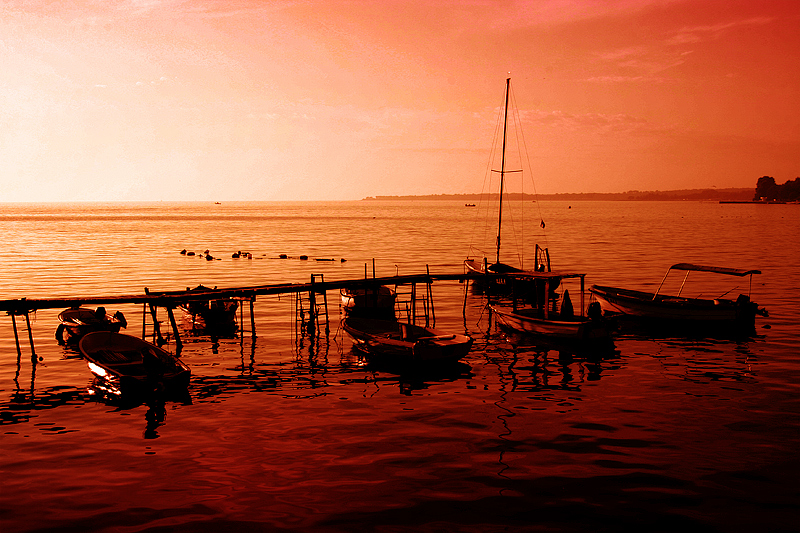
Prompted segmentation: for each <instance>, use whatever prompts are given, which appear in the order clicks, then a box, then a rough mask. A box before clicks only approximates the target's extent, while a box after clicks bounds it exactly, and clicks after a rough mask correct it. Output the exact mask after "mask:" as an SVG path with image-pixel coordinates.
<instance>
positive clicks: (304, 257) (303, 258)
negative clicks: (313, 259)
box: [300, 255, 308, 261]
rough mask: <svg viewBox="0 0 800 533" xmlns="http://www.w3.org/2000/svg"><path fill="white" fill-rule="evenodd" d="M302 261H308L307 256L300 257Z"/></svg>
mask: <svg viewBox="0 0 800 533" xmlns="http://www.w3.org/2000/svg"><path fill="white" fill-rule="evenodd" d="M300 261H308V256H307V255H301V256H300Z"/></svg>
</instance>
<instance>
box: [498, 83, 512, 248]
mask: <svg viewBox="0 0 800 533" xmlns="http://www.w3.org/2000/svg"><path fill="white" fill-rule="evenodd" d="M510 88H511V78H506V103H505V109H504V111H503V155H502V158H501V162H500V209H499V213H498V218H497V261H496V263H499V262H500V228H501V227H502V225H503V182H504V179H505V173H506V132H507V131H508V93H509V89H510Z"/></svg>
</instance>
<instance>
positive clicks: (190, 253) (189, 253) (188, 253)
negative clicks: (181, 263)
mask: <svg viewBox="0 0 800 533" xmlns="http://www.w3.org/2000/svg"><path fill="white" fill-rule="evenodd" d="M186 255H194V252H186Z"/></svg>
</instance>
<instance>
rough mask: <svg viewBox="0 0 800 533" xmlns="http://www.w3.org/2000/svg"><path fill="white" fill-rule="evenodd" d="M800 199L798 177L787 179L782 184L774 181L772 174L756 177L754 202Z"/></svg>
mask: <svg viewBox="0 0 800 533" xmlns="http://www.w3.org/2000/svg"><path fill="white" fill-rule="evenodd" d="M796 200H800V178H796V179H794V180H788V181H787V182H786V183H784V184H783V185H778V184H777V183H775V178H773V177H772V176H762V177H760V178H758V183H757V184H756V193H755V195H754V196H753V201H754V202H775V201H778V202H793V201H796Z"/></svg>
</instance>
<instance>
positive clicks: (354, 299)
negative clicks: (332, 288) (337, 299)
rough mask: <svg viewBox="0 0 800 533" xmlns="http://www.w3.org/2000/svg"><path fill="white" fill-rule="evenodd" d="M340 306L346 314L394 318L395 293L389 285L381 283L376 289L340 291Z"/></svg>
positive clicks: (346, 289) (347, 289)
mask: <svg viewBox="0 0 800 533" xmlns="http://www.w3.org/2000/svg"><path fill="white" fill-rule="evenodd" d="M340 295H341V298H342V308H343V309H344V312H345V313H346V314H347V315H348V316H354V317H364V318H381V319H386V320H394V318H395V310H394V306H395V301H396V300H397V293H396V292H395V290H394V289H392V288H391V287H387V286H385V285H381V286H380V287H378V289H377V290H374V289H370V288H358V289H350V288H343V289H342V290H341V291H340Z"/></svg>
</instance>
